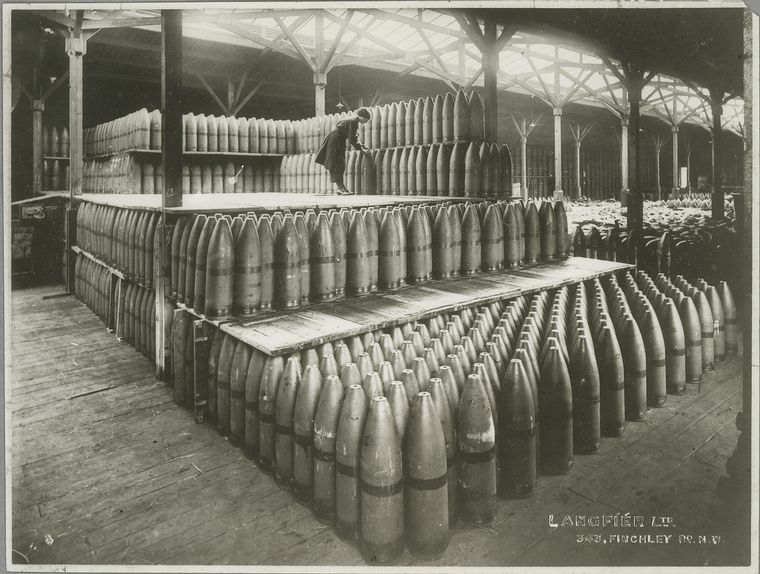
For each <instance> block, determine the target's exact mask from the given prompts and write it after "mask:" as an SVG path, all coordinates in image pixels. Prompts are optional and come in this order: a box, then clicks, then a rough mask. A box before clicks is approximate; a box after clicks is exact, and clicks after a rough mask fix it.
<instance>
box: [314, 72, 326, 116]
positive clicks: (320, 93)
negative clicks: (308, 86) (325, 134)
mask: <svg viewBox="0 0 760 574" xmlns="http://www.w3.org/2000/svg"><path fill="white" fill-rule="evenodd" d="M326 91H327V74H326V73H322V72H315V73H314V115H316V116H323V115H325V92H326Z"/></svg>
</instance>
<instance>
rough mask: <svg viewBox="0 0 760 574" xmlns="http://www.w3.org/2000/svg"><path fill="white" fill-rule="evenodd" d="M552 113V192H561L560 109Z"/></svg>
mask: <svg viewBox="0 0 760 574" xmlns="http://www.w3.org/2000/svg"><path fill="white" fill-rule="evenodd" d="M553 113H554V192H555V194H554V195H555V197H556V195H557V193H556V192H557V191H561V190H562V108H561V107H556V108H554V109H553ZM560 195H561V194H560Z"/></svg>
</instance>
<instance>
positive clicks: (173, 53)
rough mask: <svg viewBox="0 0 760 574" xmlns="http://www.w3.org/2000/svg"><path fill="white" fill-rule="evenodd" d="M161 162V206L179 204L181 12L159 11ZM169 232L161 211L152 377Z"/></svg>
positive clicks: (163, 316)
mask: <svg viewBox="0 0 760 574" xmlns="http://www.w3.org/2000/svg"><path fill="white" fill-rule="evenodd" d="M161 134H162V138H161V139H162V141H161V147H162V149H161V161H162V162H163V166H164V189H163V190H161V206H162V208H167V207H180V206H181V205H182V151H183V150H182V11H181V10H161ZM171 231H172V227H171V226H170V225H169V222H168V218H167V214H166V211H163V210H162V212H161V218H160V220H159V224H158V228H157V229H156V233H158V234H159V241H158V245H157V250H156V252H155V253H154V254H153V256H154V268H153V269H154V275H153V276H154V277H155V278H156V279H155V281H154V286H155V289H156V317H155V318H156V377H158V378H159V379H163V380H167V379H168V378H169V377H171V348H170V345H171V322H170V321H167V317H168V316H169V314H170V313H171V311H172V309H173V305H172V303H171V301H170V300H169V299H168V298H167V296H168V293H167V292H166V285H167V284H168V281H169V278H170V277H171V258H170V253H171Z"/></svg>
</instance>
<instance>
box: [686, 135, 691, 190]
mask: <svg viewBox="0 0 760 574" xmlns="http://www.w3.org/2000/svg"><path fill="white" fill-rule="evenodd" d="M686 191H687V192H691V142H690V141H689V140H686Z"/></svg>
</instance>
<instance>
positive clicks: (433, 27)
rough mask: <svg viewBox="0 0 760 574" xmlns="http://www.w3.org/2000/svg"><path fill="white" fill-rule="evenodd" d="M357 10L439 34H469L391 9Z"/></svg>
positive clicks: (463, 36) (460, 36)
mask: <svg viewBox="0 0 760 574" xmlns="http://www.w3.org/2000/svg"><path fill="white" fill-rule="evenodd" d="M356 10H357V12H364V13H365V14H370V15H371V16H375V17H376V18H377V19H378V20H392V21H394V22H400V23H401V24H413V25H418V26H420V27H422V28H424V29H425V30H429V31H431V32H438V33H439V34H448V35H450V36H455V37H457V38H466V37H467V34H465V33H464V32H461V31H458V30H452V29H451V28H447V27H445V26H438V25H437V24H432V23H430V22H426V21H424V20H421V19H416V18H409V17H408V16H403V15H402V14H398V13H396V12H391V11H390V10H385V9H367V8H357V9H356Z"/></svg>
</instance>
